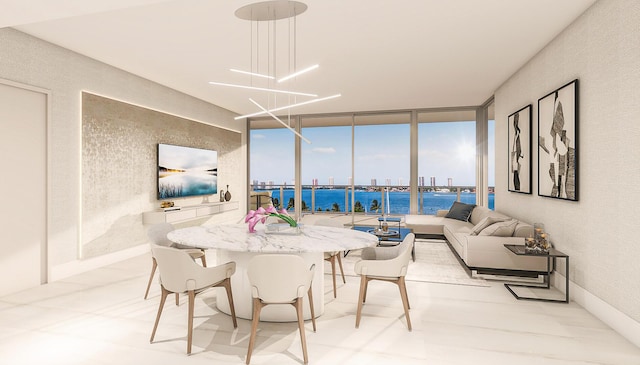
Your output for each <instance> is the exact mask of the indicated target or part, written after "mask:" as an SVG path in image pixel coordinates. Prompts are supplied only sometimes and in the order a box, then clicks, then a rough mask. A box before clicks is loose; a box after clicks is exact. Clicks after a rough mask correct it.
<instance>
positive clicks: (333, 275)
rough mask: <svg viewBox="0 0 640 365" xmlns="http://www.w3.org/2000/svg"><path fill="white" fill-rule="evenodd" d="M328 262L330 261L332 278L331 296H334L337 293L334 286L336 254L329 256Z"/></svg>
mask: <svg viewBox="0 0 640 365" xmlns="http://www.w3.org/2000/svg"><path fill="white" fill-rule="evenodd" d="M329 262H330V263H331V278H332V279H333V297H334V298H336V296H337V293H338V291H337V288H336V255H333V256H331V259H329Z"/></svg>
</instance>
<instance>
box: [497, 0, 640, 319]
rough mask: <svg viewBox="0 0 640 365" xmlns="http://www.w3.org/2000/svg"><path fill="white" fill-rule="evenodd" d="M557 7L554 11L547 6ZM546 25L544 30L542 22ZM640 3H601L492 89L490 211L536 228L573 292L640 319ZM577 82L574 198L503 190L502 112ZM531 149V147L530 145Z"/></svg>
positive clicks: (535, 108)
mask: <svg viewBox="0 0 640 365" xmlns="http://www.w3.org/2000/svg"><path fill="white" fill-rule="evenodd" d="M549 11H553V9H549ZM541 26H542V25H541ZM639 39H640V2H639V1H635V0H601V1H598V2H597V3H596V4H594V6H592V7H591V8H590V9H588V10H587V11H586V12H585V13H584V14H583V15H582V16H581V17H579V18H578V19H577V20H576V21H575V22H574V23H573V24H572V25H571V26H569V27H568V28H567V29H566V30H565V31H564V32H562V33H561V34H560V35H559V36H558V37H557V38H556V39H555V40H553V41H552V42H551V43H550V44H549V45H547V46H546V47H545V48H544V49H542V50H541V51H540V52H539V53H538V54H537V55H536V56H535V57H533V58H532V59H531V60H530V61H529V62H528V63H527V64H526V65H525V66H523V67H522V68H521V69H520V70H519V71H518V72H516V73H515V74H514V75H513V76H512V77H511V78H510V79H509V80H507V81H506V82H505V83H504V84H503V85H502V86H501V87H500V88H499V89H498V90H497V91H496V93H495V100H496V104H495V105H496V118H495V119H496V209H497V210H499V211H502V212H505V213H508V214H511V215H513V216H515V217H518V218H520V219H523V220H525V221H528V222H531V223H533V222H542V223H544V224H545V228H546V230H547V231H548V232H549V233H550V234H551V238H552V242H553V244H554V245H555V246H556V247H557V248H558V249H560V250H561V251H563V252H565V253H567V254H569V255H570V256H571V267H570V278H571V281H572V282H574V283H575V284H577V285H578V286H579V287H581V288H583V289H584V290H586V291H587V292H588V293H590V294H592V295H593V296H595V297H597V298H599V299H601V300H602V301H604V302H606V303H607V304H609V305H610V306H611V307H613V308H615V309H617V310H618V311H620V312H621V313H623V314H624V315H626V316H628V317H629V318H631V319H632V320H633V321H635V322H636V325H638V323H637V322H640V305H638V303H640V264H638V261H639V260H640V244H639V243H638V237H640V224H638V222H640V194H638V183H639V182H640V164H639V163H638V162H637V160H638V158H640V123H638V116H639V115H640V86H639V85H640V47H639V42H638V40H639ZM576 78H577V79H579V122H578V125H579V127H578V128H579V140H578V159H579V165H578V174H579V176H578V184H579V199H580V200H579V201H578V202H569V201H563V200H557V199H550V198H543V197H539V196H537V191H538V184H537V176H538V173H537V168H538V164H537V149H536V148H535V146H536V144H534V150H533V161H532V165H533V187H532V191H533V194H532V195H530V196H527V195H522V194H517V193H509V192H508V191H507V181H508V176H507V170H508V168H507V162H508V161H507V157H508V147H507V116H508V115H509V114H511V113H513V112H515V111H517V110H518V109H520V108H521V107H523V106H525V105H527V104H529V103H531V104H533V132H532V134H533V136H532V137H533V138H534V141H535V140H537V135H538V134H537V133H538V131H537V120H538V119H537V118H538V99H539V98H540V97H542V96H544V95H546V94H547V93H549V92H551V91H553V90H555V89H556V88H558V87H560V86H562V85H564V84H566V83H567V82H570V81H571V80H573V79H576ZM534 143H535V142H534Z"/></svg>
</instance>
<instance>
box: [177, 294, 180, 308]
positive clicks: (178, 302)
mask: <svg viewBox="0 0 640 365" xmlns="http://www.w3.org/2000/svg"><path fill="white" fill-rule="evenodd" d="M176 305H180V294H178V293H176Z"/></svg>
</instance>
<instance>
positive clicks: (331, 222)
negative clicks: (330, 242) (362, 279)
mask: <svg viewBox="0 0 640 365" xmlns="http://www.w3.org/2000/svg"><path fill="white" fill-rule="evenodd" d="M315 225H316V226H325V227H336V228H344V225H343V224H342V222H340V221H339V220H337V219H331V218H322V219H318V220H317V221H316V222H315ZM324 260H325V261H328V262H329V263H331V277H332V279H333V297H334V298H336V296H337V293H338V289H337V286H336V261H338V265H339V266H340V274H342V283H344V284H346V283H347V281H346V280H345V278H344V269H343V268H342V251H332V252H325V253H324Z"/></svg>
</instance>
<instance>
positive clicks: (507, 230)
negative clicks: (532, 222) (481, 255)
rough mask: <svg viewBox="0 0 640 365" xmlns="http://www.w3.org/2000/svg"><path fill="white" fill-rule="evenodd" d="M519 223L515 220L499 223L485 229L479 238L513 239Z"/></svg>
mask: <svg viewBox="0 0 640 365" xmlns="http://www.w3.org/2000/svg"><path fill="white" fill-rule="evenodd" d="M517 225H518V221H517V220H515V219H512V220H508V221H504V222H498V223H494V224H492V225H490V226H489V227H487V228H485V229H483V230H482V231H481V232H480V233H479V234H478V236H499V237H511V236H513V232H514V231H515V230H516V226H517Z"/></svg>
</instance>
